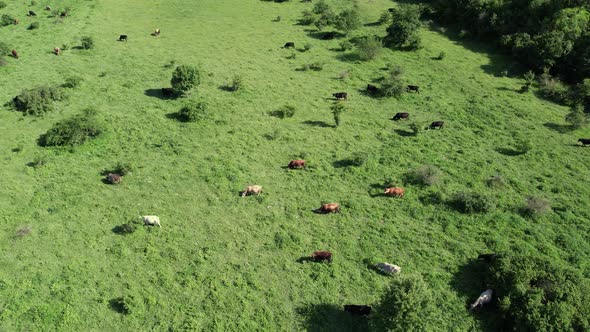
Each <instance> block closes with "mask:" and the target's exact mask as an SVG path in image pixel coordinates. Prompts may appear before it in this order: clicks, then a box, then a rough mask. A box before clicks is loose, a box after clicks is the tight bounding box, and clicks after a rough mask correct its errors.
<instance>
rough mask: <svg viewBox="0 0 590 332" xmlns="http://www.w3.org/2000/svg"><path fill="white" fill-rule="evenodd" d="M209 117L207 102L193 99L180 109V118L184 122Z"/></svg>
mask: <svg viewBox="0 0 590 332" xmlns="http://www.w3.org/2000/svg"><path fill="white" fill-rule="evenodd" d="M206 117H207V104H205V103H204V102H202V101H191V102H189V103H187V104H186V105H184V106H183V107H182V108H181V109H180V111H178V119H179V120H181V121H184V122H198V121H202V120H204V119H205V118H206Z"/></svg>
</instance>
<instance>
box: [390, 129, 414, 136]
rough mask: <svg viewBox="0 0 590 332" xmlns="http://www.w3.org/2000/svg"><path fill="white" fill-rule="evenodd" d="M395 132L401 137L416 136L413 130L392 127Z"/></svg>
mask: <svg viewBox="0 0 590 332" xmlns="http://www.w3.org/2000/svg"><path fill="white" fill-rule="evenodd" d="M393 131H394V132H395V133H396V134H398V135H400V136H402V137H411V136H416V135H414V132H413V131H409V130H404V129H394V130H393Z"/></svg>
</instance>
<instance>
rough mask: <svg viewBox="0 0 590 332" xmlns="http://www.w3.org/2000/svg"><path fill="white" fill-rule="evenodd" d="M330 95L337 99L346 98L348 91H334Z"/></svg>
mask: <svg viewBox="0 0 590 332" xmlns="http://www.w3.org/2000/svg"><path fill="white" fill-rule="evenodd" d="M332 96H333V97H334V98H336V99H338V100H348V93H346V92H336V93H333V94H332Z"/></svg>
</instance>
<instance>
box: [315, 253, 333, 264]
mask: <svg viewBox="0 0 590 332" xmlns="http://www.w3.org/2000/svg"><path fill="white" fill-rule="evenodd" d="M311 259H313V260H314V261H315V262H328V263H332V253H331V252H329V251H314V252H313V254H311Z"/></svg>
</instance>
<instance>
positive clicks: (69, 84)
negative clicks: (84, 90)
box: [62, 76, 84, 89]
mask: <svg viewBox="0 0 590 332" xmlns="http://www.w3.org/2000/svg"><path fill="white" fill-rule="evenodd" d="M82 81H84V79H83V78H82V77H80V76H70V77H68V78H66V81H65V83H64V84H62V87H64V88H68V89H74V88H77V87H78V86H80V83H82Z"/></svg>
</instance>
